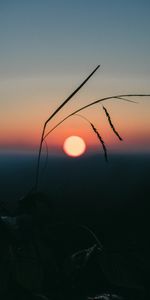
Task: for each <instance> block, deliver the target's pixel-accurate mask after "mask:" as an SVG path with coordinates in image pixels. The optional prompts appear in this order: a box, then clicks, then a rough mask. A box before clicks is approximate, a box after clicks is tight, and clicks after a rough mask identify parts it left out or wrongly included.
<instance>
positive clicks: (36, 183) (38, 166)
mask: <svg viewBox="0 0 150 300" xmlns="http://www.w3.org/2000/svg"><path fill="white" fill-rule="evenodd" d="M99 67H100V65H98V66H97V67H96V68H95V69H94V70H93V71H92V72H91V73H90V75H89V76H88V77H86V79H85V80H84V81H83V82H82V83H81V84H80V85H79V86H78V87H77V88H76V89H75V91H74V92H73V93H71V94H70V95H69V97H67V99H66V100H65V101H64V102H63V103H62V104H61V105H60V106H59V107H58V108H57V109H56V110H55V111H54V112H53V113H52V115H50V117H49V118H48V119H47V120H46V122H45V123H44V126H43V130H42V134H41V139H40V145H39V152H38V159H37V168H36V177H35V186H34V189H35V190H37V187H38V180H39V170H40V158H41V151H42V145H43V140H44V135H45V129H46V126H47V124H48V123H49V121H50V120H51V119H52V118H53V117H54V116H55V115H56V114H57V113H58V112H59V111H60V110H61V109H62V108H63V107H64V106H65V105H66V104H67V103H68V102H69V100H70V99H71V98H72V97H73V96H74V95H75V94H76V93H77V92H78V91H79V90H80V89H81V88H82V87H83V86H84V85H85V83H86V82H87V81H88V80H89V79H90V78H91V77H92V76H93V74H94V73H95V72H96V71H97V70H98V68H99Z"/></svg>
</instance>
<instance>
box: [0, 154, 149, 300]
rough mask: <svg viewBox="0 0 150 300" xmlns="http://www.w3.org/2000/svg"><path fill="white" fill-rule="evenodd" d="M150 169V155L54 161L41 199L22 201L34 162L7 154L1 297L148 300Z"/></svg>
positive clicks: (43, 182) (0, 177) (1, 176)
mask: <svg viewBox="0 0 150 300" xmlns="http://www.w3.org/2000/svg"><path fill="white" fill-rule="evenodd" d="M149 167H150V156H148V155H145V156H138V155H134V156H123V155H122V156H112V157H110V163H109V164H108V165H105V163H104V162H103V159H102V157H99V156H95V157H89V158H84V159H76V160H70V159H63V158H59V159H58V158H57V159H53V160H50V161H49V164H48V166H47V169H46V171H45V174H44V176H43V177H41V180H40V186H39V190H40V192H41V194H40V196H37V195H36V196H35V195H34V197H33V196H31V194H30V195H29V196H28V197H27V198H25V201H19V199H20V197H21V196H22V195H27V193H28V191H29V190H30V189H31V187H32V185H33V179H34V176H35V159H34V157H3V159H1V170H0V180H1V182H2V191H1V197H2V198H1V200H2V201H4V203H6V202H7V207H6V205H3V208H1V215H4V214H5V215H6V214H7V215H8V214H10V215H11V218H10V219H9V220H8V219H6V220H5V225H6V227H5V225H4V224H3V221H2V224H1V229H0V231H1V245H3V246H2V247H1V291H2V293H1V294H2V296H1V299H11V300H12V299H16V300H17V299H23V300H24V299H42V297H43V296H44V295H45V296H47V297H48V299H53V298H54V299H59V298H61V299H63V298H64V299H66V298H69V299H87V298H93V297H97V298H98V299H129V300H130V299H132V300H133V299H136V300H137V299H142V300H144V299H149V298H150V297H149V285H150V284H149V278H150V255H149V252H150V240H149V225H150V224H149V223H150V221H149ZM45 195H46V196H45ZM25 197H26V196H25ZM33 198H34V200H33ZM18 201H19V203H20V205H19V206H18ZM4 206H5V208H4ZM16 216H17V217H16ZM14 221H15V222H14ZM16 225H17V226H16ZM93 233H94V234H93ZM4 286H5V288H4ZM8 289H9V291H8ZM4 291H5V292H4ZM6 291H7V292H6ZM40 295H43V296H40ZM117 297H118V298H117ZM43 299H44V298H43Z"/></svg>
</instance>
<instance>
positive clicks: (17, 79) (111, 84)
mask: <svg viewBox="0 0 150 300" xmlns="http://www.w3.org/2000/svg"><path fill="white" fill-rule="evenodd" d="M149 16H150V1H149V0H140V1H138V0H132V1H131V0H126V1H123V0H113V1H111V0H92V1H91V0H76V1H71V0H53V1H52V0H40V1H39V0H26V1H20V0H18V1H17V0H13V1H11V0H1V1H0V107H1V109H0V111H1V114H0V146H1V149H2V150H5V151H6V150H10V151H12V150H14V149H19V150H26V149H36V148H37V145H38V142H39V139H40V134H41V130H42V124H43V122H44V121H45V120H46V119H47V118H48V117H49V115H50V114H51V113H52V112H53V111H54V110H55V109H56V108H57V106H58V105H60V103H61V102H62V101H63V100H64V99H65V97H67V96H68V95H69V94H70V93H71V92H72V91H73V89H75V88H76V87H77V85H78V84H80V83H81V82H82V80H83V79H84V78H85V77H86V76H87V75H88V74H89V73H90V72H91V71H92V69H94V68H95V67H96V66H97V65H98V64H101V68H100V69H99V70H98V71H97V72H96V73H95V75H94V76H93V77H92V79H91V80H90V81H89V82H88V83H87V84H86V85H85V86H84V88H83V89H82V90H81V91H80V92H79V93H78V94H77V95H76V96H75V97H74V98H73V99H72V100H71V102H70V103H68V105H67V106H66V107H65V108H64V109H63V110H62V112H61V113H59V115H58V116H57V117H56V118H55V119H54V120H53V121H52V122H51V124H49V128H51V126H53V125H54V124H56V122H57V121H58V120H60V119H61V118H62V117H63V116H65V115H66V114H68V113H70V112H72V110H74V109H76V108H79V107H81V106H83V105H86V104H87V103H89V102H91V101H94V100H96V99H99V98H102V97H104V96H111V95H115V94H116V95H117V94H126V93H149V94H150V17H149ZM105 106H106V108H107V109H108V110H109V112H110V114H111V116H112V120H113V121H114V124H115V125H116V128H117V129H118V131H119V133H120V135H121V136H122V137H123V138H124V142H123V143H120V142H119V141H117V139H116V137H115V136H114V135H113V133H112V132H111V130H110V128H109V125H108V124H107V120H106V118H105V116H104V112H103V110H102V107H101V106H100V105H97V106H93V107H92V108H89V109H88V110H86V111H83V113H82V114H83V115H84V116H86V117H88V118H89V119H90V120H91V122H93V123H94V124H95V127H97V128H98V129H99V131H100V133H101V135H102V137H103V139H104V140H105V141H106V144H107V145H108V147H109V149H110V150H117V151H120V152H124V151H133V152H134V151H135V152H137V151H139V152H140V151H141V152H143V151H144V152H145V151H146V152H149V151H150V117H149V116H150V97H149V98H145V99H139V104H130V103H126V102H119V101H116V100H111V101H108V102H107V103H106V102H105ZM69 135H80V136H81V137H83V138H84V139H85V141H86V142H87V144H88V145H89V149H95V148H96V147H97V149H98V146H99V142H98V141H97V139H96V136H95V135H94V134H93V132H92V131H91V129H90V127H89V125H88V124H87V123H86V122H85V121H84V120H80V119H79V118H77V117H73V118H72V119H69V120H67V121H66V123H64V124H63V125H61V126H60V127H59V128H58V129H56V131H55V132H54V133H53V134H52V135H51V136H49V138H48V140H47V142H48V145H49V147H51V150H52V151H54V149H55V148H56V149H55V151H57V150H59V151H60V152H61V151H62V150H61V149H62V144H63V141H64V139H65V138H66V137H68V136H69ZM89 151H90V150H89Z"/></svg>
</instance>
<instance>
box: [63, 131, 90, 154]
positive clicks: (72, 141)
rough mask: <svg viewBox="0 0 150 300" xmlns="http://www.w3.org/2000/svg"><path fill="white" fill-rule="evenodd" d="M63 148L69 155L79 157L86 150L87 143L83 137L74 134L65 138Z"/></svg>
mask: <svg viewBox="0 0 150 300" xmlns="http://www.w3.org/2000/svg"><path fill="white" fill-rule="evenodd" d="M63 149H64V151H65V153H66V154H67V155H69V156H73V157H77V156H80V155H82V154H83V153H84V152H85V149H86V145H85V142H84V140H83V139H82V138H81V137H79V136H75V135H72V136H70V137H68V138H67V139H66V140H65V142H64V145H63Z"/></svg>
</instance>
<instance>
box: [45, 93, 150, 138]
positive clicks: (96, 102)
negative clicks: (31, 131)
mask: <svg viewBox="0 0 150 300" xmlns="http://www.w3.org/2000/svg"><path fill="white" fill-rule="evenodd" d="M124 97H150V94H126V95H118V96H117V95H116V96H110V97H105V98H101V99H98V100H96V101H93V102H91V103H89V104H87V105H85V106H82V107H81V108H79V109H77V110H75V111H74V112H72V113H71V114H69V115H68V116H67V117H65V118H64V119H62V120H61V121H60V122H58V123H57V124H56V125H55V126H54V127H53V128H52V129H51V130H49V131H48V132H47V133H46V134H45V135H44V136H43V139H45V138H46V137H47V136H48V135H49V134H50V133H51V132H52V131H53V130H54V129H56V128H57V127H58V126H59V125H60V124H62V123H63V122H64V121H66V120H67V119H69V118H70V117H72V116H73V115H75V114H77V113H78V112H80V111H82V110H84V109H86V108H88V107H90V106H93V105H96V104H98V103H100V102H103V101H106V100H111V99H119V100H124V101H128V102H134V101H132V100H128V99H125V98H124ZM123 98H124V99H123Z"/></svg>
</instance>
